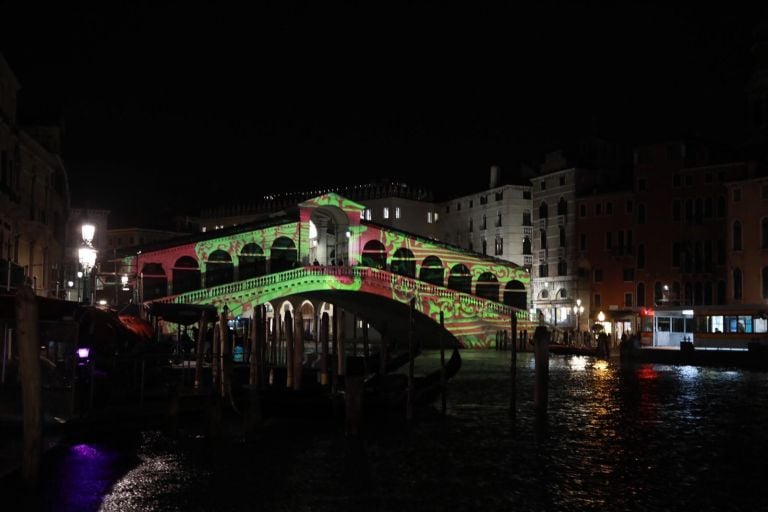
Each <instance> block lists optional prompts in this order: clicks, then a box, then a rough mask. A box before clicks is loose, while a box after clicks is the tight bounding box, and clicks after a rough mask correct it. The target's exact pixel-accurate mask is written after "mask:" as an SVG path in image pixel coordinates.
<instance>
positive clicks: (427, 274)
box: [419, 256, 445, 286]
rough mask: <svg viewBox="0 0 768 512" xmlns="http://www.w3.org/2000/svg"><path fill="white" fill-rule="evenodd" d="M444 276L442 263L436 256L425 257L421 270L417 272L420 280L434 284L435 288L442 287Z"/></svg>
mask: <svg viewBox="0 0 768 512" xmlns="http://www.w3.org/2000/svg"><path fill="white" fill-rule="evenodd" d="M444 274H445V269H444V268H443V262H442V261H440V258H438V257H437V256H427V257H426V258H424V261H422V262H421V270H419V279H420V280H422V281H425V282H427V283H430V284H436V285H437V286H443V285H444V281H445V279H444Z"/></svg>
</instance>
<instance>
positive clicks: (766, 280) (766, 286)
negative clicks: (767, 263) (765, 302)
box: [763, 267, 768, 299]
mask: <svg viewBox="0 0 768 512" xmlns="http://www.w3.org/2000/svg"><path fill="white" fill-rule="evenodd" d="M763 298H764V299H768V267H763Z"/></svg>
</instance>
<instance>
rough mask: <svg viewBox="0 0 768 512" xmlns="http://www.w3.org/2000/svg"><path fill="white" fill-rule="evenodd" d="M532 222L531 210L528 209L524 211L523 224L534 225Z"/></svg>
mask: <svg viewBox="0 0 768 512" xmlns="http://www.w3.org/2000/svg"><path fill="white" fill-rule="evenodd" d="M532 225H533V224H532V223H531V212H529V211H528V210H526V211H524V212H523V226H532Z"/></svg>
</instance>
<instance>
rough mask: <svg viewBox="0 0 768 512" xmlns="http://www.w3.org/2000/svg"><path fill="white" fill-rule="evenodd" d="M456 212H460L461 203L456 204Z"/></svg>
mask: <svg viewBox="0 0 768 512" xmlns="http://www.w3.org/2000/svg"><path fill="white" fill-rule="evenodd" d="M456 211H457V212H458V211H461V203H456Z"/></svg>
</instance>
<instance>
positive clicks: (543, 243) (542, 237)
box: [539, 229, 547, 249]
mask: <svg viewBox="0 0 768 512" xmlns="http://www.w3.org/2000/svg"><path fill="white" fill-rule="evenodd" d="M539 248H540V249H546V248H547V232H546V231H544V230H543V229H542V230H541V231H539Z"/></svg>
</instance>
